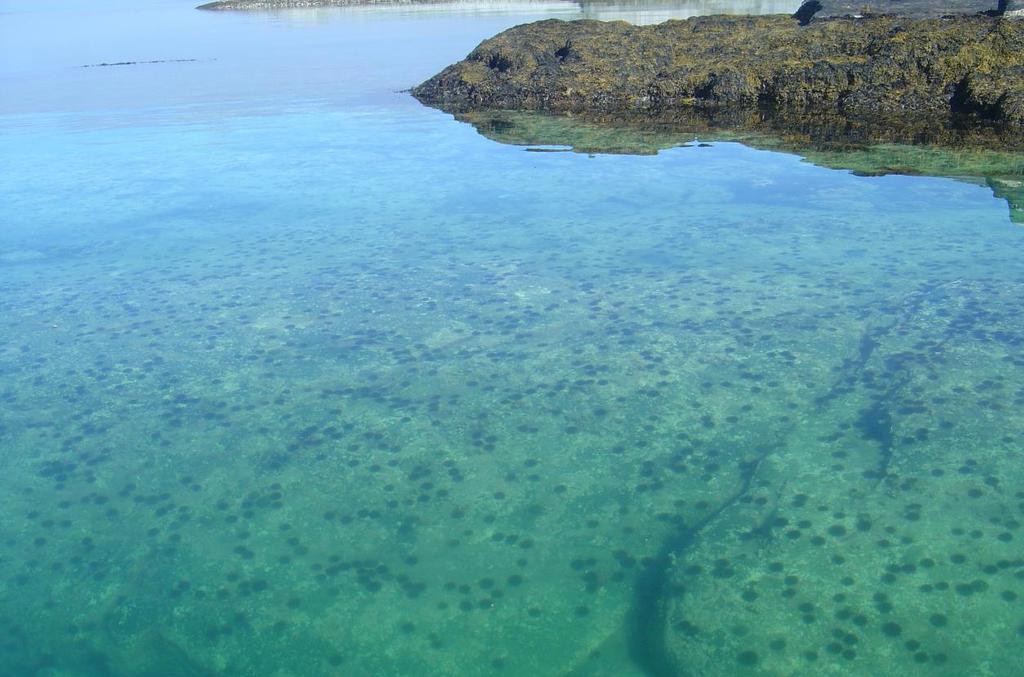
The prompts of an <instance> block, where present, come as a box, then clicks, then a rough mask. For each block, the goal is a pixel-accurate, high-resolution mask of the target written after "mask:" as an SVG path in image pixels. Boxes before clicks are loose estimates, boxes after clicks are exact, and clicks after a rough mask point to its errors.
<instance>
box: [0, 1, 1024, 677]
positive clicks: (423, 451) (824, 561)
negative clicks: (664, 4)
mask: <svg viewBox="0 0 1024 677" xmlns="http://www.w3.org/2000/svg"><path fill="white" fill-rule="evenodd" d="M85 7H86V6H85V5H84V4H83V5H79V6H78V8H77V9H76V8H73V7H64V8H60V9H59V10H53V9H47V10H41V9H39V10H37V9H33V8H29V7H28V6H26V5H14V6H13V8H11V9H9V10H8V11H7V13H6V14H3V15H0V26H3V34H2V35H0V38H2V39H0V43H3V44H5V45H7V46H6V47H5V48H4V50H5V51H4V53H3V57H4V58H3V72H2V76H3V78H4V82H5V87H4V92H5V93H4V95H3V106H4V109H5V111H6V112H5V114H4V115H3V117H2V118H0V157H3V158H4V167H3V170H2V171H0V205H2V208H0V318H2V321H0V450H2V453H0V497H2V498H0V510H2V514H3V519H2V520H0V673H2V674H4V675H46V676H54V677H56V676H58V675H60V676H71V675H74V676H78V675H83V676H85V675H154V676H157V675H161V676H162V675H207V674H224V675H236V674H237V675H490V674H507V675H643V674H655V675H659V674H693V675H739V674H759V675H826V674H834V675H851V674H854V675H882V674H887V675H888V674H892V675H895V674H908V675H968V674H969V675H1006V676H1010V675H1015V674H1018V672H1019V666H1020V664H1019V656H1020V654H1021V650H1022V649H1024V602H1022V599H1021V598H1022V596H1024V553H1022V550H1021V545H1020V544H1021V539H1022V538H1024V533H1022V531H1021V529H1020V526H1021V520H1022V514H1024V483H1022V479H1024V470H1022V465H1021V440H1022V433H1024V417H1022V415H1021V414H1020V410H1021V405H1022V404H1024V334H1022V328H1024V327H1022V321H1021V317H1024V307H1022V306H1024V293H1022V292H1024V260H1022V258H1021V256H1020V245H1021V242H1022V236H1024V232H1022V231H1021V229H1020V227H1019V226H1015V225H1013V224H1011V223H1010V221H1009V219H1008V217H1007V211H1006V204H1005V202H1003V201H1000V200H997V199H995V198H993V197H992V194H991V192H990V191H989V190H988V189H987V188H985V187H983V186H977V185H973V184H971V183H965V182H956V181H952V180H945V179H929V178H916V177H882V178H864V177H857V176H854V175H852V174H850V173H847V172H842V171H834V170H829V169H824V168H819V167H815V166H814V165H811V164H808V163H805V162H802V161H801V160H800V158H798V157H795V156H790V155H784V154H775V153H769V152H765V151H758V150H753V149H750V148H746V147H744V146H742V145H738V144H731V143H713V144H711V146H710V147H707V148H698V147H688V148H677V149H672V150H668V151H664V152H662V153H661V154H659V155H657V156H650V157H634V156H603V155H597V156H593V157H588V156H586V155H579V154H572V153H529V152H524V150H523V149H522V148H518V147H514V146H506V145H501V144H497V143H494V142H491V141H488V140H487V139H485V138H483V137H481V136H479V135H477V134H476V133H475V132H474V131H473V129H472V127H470V126H469V125H463V124H458V123H456V122H454V121H453V120H452V119H451V118H450V117H449V116H446V115H444V114H441V113H438V112H436V111H432V110H429V109H424V108H421V107H420V106H419V105H418V104H416V103H415V102H414V101H411V100H410V99H409V98H408V97H407V96H406V95H403V94H401V93H399V92H398V91H397V90H400V89H402V88H404V87H407V86H409V85H412V84H415V83H416V82H418V81H419V80H421V79H423V78H424V77H426V76H427V75H429V74H431V73H432V72H434V71H436V70H437V69H438V68H439V67H440V66H442V65H444V64H446V63H448V62H449V61H452V60H454V59H456V58H458V57H460V56H462V55H463V54H464V53H465V52H467V51H468V50H469V49H470V48H471V47H472V46H473V45H474V44H475V43H476V42H477V41H479V40H480V39H482V38H483V37H485V36H486V35H489V34H491V33H494V32H496V31H497V30H500V29H501V28H502V27H504V26H508V25H511V24H513V23H519V22H521V21H525V20H529V19H531V18H535V17H536V16H539V14H537V12H538V11H540V10H537V9H536V8H525V9H524V8H506V9H504V10H502V11H500V12H499V11H491V12H469V11H454V10H448V11H444V12H418V13H412V12H410V13H401V12H391V13H381V14H373V13H368V12H366V13H353V12H348V13H346V12H335V13H321V14H318V15H317V16H319V17H320V20H319V22H313V21H304V20H299V19H295V16H296V15H293V14H289V15H286V16H283V17H282V16H281V15H237V14H205V13H199V12H192V11H191V10H190V9H189V8H188V7H187V4H183V3H178V2H173V3H156V4H154V5H152V6H147V7H146V8H145V9H144V10H136V9H133V8H132V6H131V5H130V4H127V3H126V4H121V5H117V4H112V5H110V6H109V8H105V9H104V11H103V12H100V11H99V10H93V9H92V8H89V9H88V10H87V9H85ZM5 9H7V8H6V7H5ZM544 11H547V10H544ZM305 16H307V17H308V16H309V15H305ZM33 31H34V32H33ZM47 40H50V41H52V44H55V45H56V44H58V43H59V44H60V45H63V46H64V47H63V48H62V49H60V50H58V49H54V50H48V49H42V48H39V49H38V50H35V51H33V53H32V57H31V58H30V57H29V46H30V45H42V46H45V45H46V44H47ZM284 55H290V56H289V58H286V57H285V56H284ZM161 58H197V59H200V61H197V62H187V63H176V64H153V65H139V66H132V67H119V68H95V69H78V68H77V66H79V65H81V64H85V63H98V62H101V61H121V60H148V59H161Z"/></svg>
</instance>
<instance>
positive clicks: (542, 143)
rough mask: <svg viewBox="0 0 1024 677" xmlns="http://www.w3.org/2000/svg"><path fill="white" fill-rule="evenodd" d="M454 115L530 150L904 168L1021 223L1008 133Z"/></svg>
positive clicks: (1022, 155) (1018, 142)
mask: <svg viewBox="0 0 1024 677" xmlns="http://www.w3.org/2000/svg"><path fill="white" fill-rule="evenodd" d="M454 115H455V118H456V119H457V120H459V121H461V122H466V123H469V124H471V125H473V127H474V128H475V129H476V130H477V132H479V133H480V134H481V135H483V136H485V137H487V138H488V139H491V140H493V141H497V142H499V143H505V144H512V145H520V146H527V150H532V151H555V150H567V151H569V150H571V151H572V152H577V153H595V154H596V153H610V154H630V155H653V154H656V153H658V152H659V151H661V150H666V149H669V148H676V147H680V146H690V145H699V142H708V141H734V142H739V143H742V144H744V145H747V146H750V147H752V148H758V149H762V150H772V151H779V152H785V153H793V154H796V155H800V156H801V157H803V158H804V159H806V160H807V161H808V162H811V163H814V164H816V165H819V166H821V167H828V168H832V169H844V170H850V171H852V172H854V173H856V174H859V175H864V176H883V175H886V174H906V175H914V176H936V177H949V178H954V179H957V180H962V181H968V182H972V183H978V184H987V185H988V186H989V187H990V188H991V189H992V192H993V194H994V195H995V196H996V197H999V198H1002V199H1005V200H1006V201H1007V203H1008V204H1009V209H1010V219H1011V220H1012V221H1013V222H1014V223H1020V224H1024V138H1021V136H1020V134H1019V133H1014V132H1012V131H1002V130H998V129H983V128H978V127H976V126H965V127H964V128H960V129H958V128H954V127H938V126H935V125H933V124H925V123H922V124H921V125H920V126H919V127H912V126H908V127H902V128H901V127H895V126H893V125H892V124H891V123H885V124H883V123H879V124H871V123H867V122H863V121H853V120H850V119H847V118H842V117H827V116H819V117H806V118H799V119H792V118H780V117H778V116H773V115H769V114H766V113H764V112H762V111H729V112H717V111H698V110H693V111H685V112H675V113H673V114H671V115H662V116H657V117H637V118H615V117H612V116H600V115H593V116H591V115H582V116H581V115H555V114H547V113H536V112H530V111H471V112H455V113H454ZM698 139H699V141H698Z"/></svg>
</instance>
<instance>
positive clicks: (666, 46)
mask: <svg viewBox="0 0 1024 677" xmlns="http://www.w3.org/2000/svg"><path fill="white" fill-rule="evenodd" d="M412 93H413V95H414V96H415V97H416V98H417V99H419V100H420V101H422V102H424V103H426V104H429V105H433V106H437V107H440V108H443V109H446V110H474V109H484V108H490V109H509V110H544V111H557V112H588V113H614V114H635V115H651V114H660V113H664V112H668V111H676V110H685V109H688V108H725V109H740V108H746V109H766V108H767V109H773V110H776V111H786V112H800V113H808V114H817V113H831V114H840V115H844V116H846V117H849V118H860V119H872V118H873V119H883V118H884V119H886V120H915V119H916V120H930V121H937V122H947V121H948V120H950V118H952V117H955V116H961V117H967V118H971V119H973V120H977V121H981V122H986V123H998V124H1004V125H1010V126H1013V127H1019V126H1021V125H1024V23H1022V22H1020V21H1007V20H1005V19H1000V18H994V17H989V16H982V15H977V16H959V17H947V18H944V19H920V20H919V19H908V18H902V17H895V16H871V17H865V18H860V19H856V18H829V19H821V20H818V19H815V20H813V21H811V23H810V24H809V25H808V26H800V25H799V24H798V22H797V21H795V20H794V19H793V18H792V17H789V16H767V17H724V16H715V17H698V18H693V19H689V20H687V21H667V22H665V23H662V24H659V25H656V26H632V25H629V24H626V23H622V22H611V23H602V22H596V21H574V22H563V21H556V20H547V21H539V22H536V23H532V24H526V25H522V26H517V27H515V28H512V29H510V30H507V31H505V32H503V33H501V34H499V35H497V36H495V37H493V38H491V39H489V40H485V41H484V42H483V43H481V44H480V45H479V46H478V47H477V48H476V49H474V50H473V51H472V52H471V53H470V54H469V56H467V57H466V58H465V59H464V60H462V61H460V62H458V63H456V64H454V65H452V66H449V67H448V68H446V69H444V70H443V71H442V72H441V73H439V74H437V75H435V76H434V77H432V78H430V79H429V80H427V81H426V82H424V83H423V84H421V85H419V86H418V87H415V88H414V89H413V90H412Z"/></svg>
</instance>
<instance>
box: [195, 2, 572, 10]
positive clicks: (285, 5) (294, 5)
mask: <svg viewBox="0 0 1024 677" xmlns="http://www.w3.org/2000/svg"><path fill="white" fill-rule="evenodd" d="M457 1H458V0H217V1H216V2H208V3H206V4H205V5H199V6H198V7H196V9H202V10H212V11H221V10H267V9H314V8H317V7H370V6H374V5H392V6H394V5H445V4H451V3H452V2H457ZM502 1H503V0H498V2H497V3H496V4H499V3H501V2H502ZM515 2H517V3H518V2H522V3H530V2H536V3H538V4H551V3H552V2H565V3H566V4H578V3H576V2H575V0H515Z"/></svg>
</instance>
